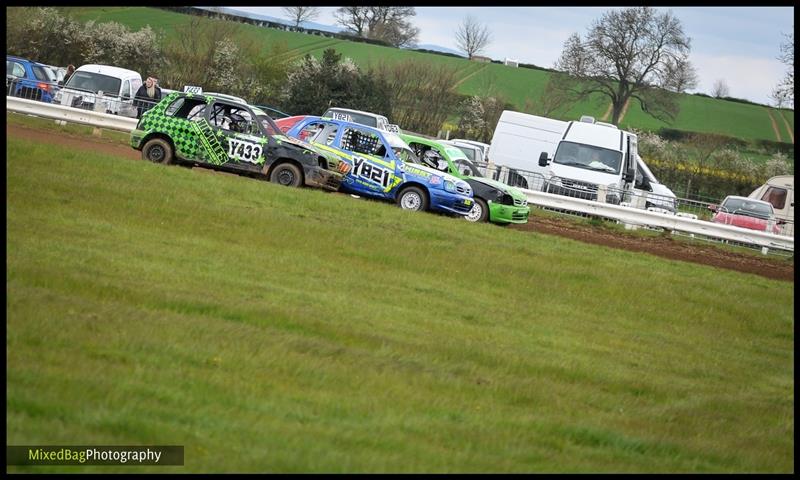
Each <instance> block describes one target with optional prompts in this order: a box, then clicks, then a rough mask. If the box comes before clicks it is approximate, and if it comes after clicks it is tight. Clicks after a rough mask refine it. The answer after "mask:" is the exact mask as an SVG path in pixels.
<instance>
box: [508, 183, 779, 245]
mask: <svg viewBox="0 0 800 480" xmlns="http://www.w3.org/2000/svg"><path fill="white" fill-rule="evenodd" d="M520 190H522V191H523V192H525V194H526V195H527V196H528V203H532V204H534V205H538V206H541V207H547V208H556V209H561V210H569V211H573V212H580V213H585V214H589V215H596V216H598V217H605V218H610V219H613V220H618V221H620V222H622V223H626V224H629V225H640V226H645V225H647V226H651V227H661V228H664V229H667V230H677V231H680V232H686V233H693V234H696V235H705V236H707V237H715V238H721V239H724V240H728V241H733V242H741V243H749V244H752V245H758V246H760V247H762V248H764V247H765V248H777V249H781V250H788V251H792V252H793V251H794V237H788V236H783V235H774V234H771V233H767V232H760V231H757V230H749V229H747V228H740V227H734V226H732V225H723V224H719V223H712V222H707V221H705V220H695V219H692V218H687V217H680V216H677V215H672V214H664V213H658V212H651V211H647V210H640V209H638V208H632V207H622V206H619V205H612V204H610V203H600V202H595V201H592V200H583V199H580V198H573V197H566V196H563V195H555V194H552V193H544V192H536V191H533V190H527V189H520Z"/></svg>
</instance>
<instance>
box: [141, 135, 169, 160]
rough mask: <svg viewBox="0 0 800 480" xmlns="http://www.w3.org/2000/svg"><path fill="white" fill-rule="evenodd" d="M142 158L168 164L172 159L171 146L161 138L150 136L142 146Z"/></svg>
mask: <svg viewBox="0 0 800 480" xmlns="http://www.w3.org/2000/svg"><path fill="white" fill-rule="evenodd" d="M142 159H144V160H148V161H150V162H153V163H163V164H165V165H169V164H171V163H172V160H173V152H172V146H171V145H170V144H169V142H167V141H166V140H164V139H162V138H151V139H150V140H148V141H147V143H145V144H144V147H143V148H142Z"/></svg>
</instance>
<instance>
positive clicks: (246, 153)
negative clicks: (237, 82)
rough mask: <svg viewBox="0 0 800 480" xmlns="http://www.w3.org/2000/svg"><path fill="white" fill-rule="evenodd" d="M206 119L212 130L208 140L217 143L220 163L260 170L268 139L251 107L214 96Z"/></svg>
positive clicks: (238, 167) (207, 110) (244, 168)
mask: <svg viewBox="0 0 800 480" xmlns="http://www.w3.org/2000/svg"><path fill="white" fill-rule="evenodd" d="M206 119H207V120H208V124H209V126H210V128H211V130H212V132H213V138H211V137H209V139H208V141H209V142H210V143H212V144H213V143H215V142H216V143H218V144H219V146H220V147H221V148H220V150H221V151H223V152H224V156H222V158H221V159H220V160H222V162H221V163H222V164H225V165H226V166H227V167H231V168H236V169H240V170H249V171H260V170H261V166H262V165H263V163H264V161H265V156H264V151H265V148H266V146H267V144H268V143H269V141H270V140H269V137H268V136H267V135H266V134H265V133H264V132H263V130H262V128H261V125H260V123H259V122H258V121H257V119H256V116H255V114H254V113H253V111H252V110H250V109H249V108H248V107H247V106H245V105H241V104H236V103H232V102H227V101H224V100H215V101H214V102H213V103H212V104H211V107H210V108H207V109H206Z"/></svg>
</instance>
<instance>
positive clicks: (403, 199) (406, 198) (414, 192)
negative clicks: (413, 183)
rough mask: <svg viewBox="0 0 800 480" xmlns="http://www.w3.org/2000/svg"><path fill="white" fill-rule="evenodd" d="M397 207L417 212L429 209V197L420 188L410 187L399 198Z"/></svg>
mask: <svg viewBox="0 0 800 480" xmlns="http://www.w3.org/2000/svg"><path fill="white" fill-rule="evenodd" d="M397 205H398V206H399V207H400V208H402V209H403V210H412V211H415V212H418V211H421V210H427V209H428V197H427V196H426V195H425V192H423V191H422V189H421V188H419V187H408V188H406V189H404V190H403V191H402V192H400V195H398V196H397Z"/></svg>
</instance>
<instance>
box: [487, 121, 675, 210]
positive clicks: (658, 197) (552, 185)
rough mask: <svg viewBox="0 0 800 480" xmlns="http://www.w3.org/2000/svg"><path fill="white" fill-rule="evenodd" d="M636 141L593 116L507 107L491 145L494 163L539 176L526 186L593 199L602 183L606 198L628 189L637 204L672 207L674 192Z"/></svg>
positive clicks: (615, 200)
mask: <svg viewBox="0 0 800 480" xmlns="http://www.w3.org/2000/svg"><path fill="white" fill-rule="evenodd" d="M637 145H638V144H637V137H636V135H635V134H633V133H631V132H626V131H624V130H620V129H618V128H617V127H616V126H615V125H612V124H610V123H603V122H595V120H594V118H592V117H588V116H584V117H581V120H580V121H570V122H565V121H562V120H555V119H552V118H547V117H539V116H536V115H528V114H525V113H520V112H512V111H508V110H507V111H504V112H503V113H502V115H501V116H500V120H499V121H498V122H497V127H496V128H495V131H494V135H493V136H492V144H491V147H490V150H491V152H492V162H493V163H494V164H495V165H502V166H506V167H508V168H510V169H515V170H519V171H522V172H526V175H525V176H526V177H527V178H528V179H530V178H533V177H534V176H536V177H539V178H541V179H542V180H541V181H539V182H534V184H533V185H530V186H529V187H528V188H531V189H534V190H540V191H545V192H548V193H554V194H559V195H566V196H571V197H577V198H584V199H588V200H596V199H597V197H598V190H599V189H602V190H605V191H606V192H607V193H606V201H607V202H609V203H620V202H621V201H623V198H624V197H625V195H624V194H625V193H627V192H633V193H634V194H635V195H634V197H635V198H634V200H635V199H638V198H641V199H642V200H643V204H642V207H645V208H651V207H654V208H660V209H664V210H667V211H669V212H675V209H676V196H675V194H674V193H673V192H672V191H671V190H670V189H669V188H667V187H666V186H664V185H663V184H661V183H659V182H658V180H656V178H655V176H654V175H653V173H652V172H651V171H650V169H649V168H648V167H647V165H646V164H645V163H644V161H642V159H641V157H639V154H638V148H637ZM632 203H633V202H632Z"/></svg>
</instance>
